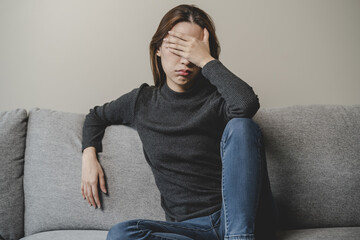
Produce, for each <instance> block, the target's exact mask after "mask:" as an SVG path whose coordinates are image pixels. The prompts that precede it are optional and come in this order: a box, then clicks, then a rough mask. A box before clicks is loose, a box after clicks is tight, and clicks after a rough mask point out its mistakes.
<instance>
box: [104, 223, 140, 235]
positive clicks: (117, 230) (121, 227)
mask: <svg viewBox="0 0 360 240" xmlns="http://www.w3.org/2000/svg"><path fill="white" fill-rule="evenodd" d="M137 222H138V221H137V220H131V221H126V222H120V223H117V224H115V225H114V226H112V227H111V228H110V230H109V232H108V234H107V237H106V240H115V239H116V240H121V239H133V238H131V236H132V235H134V234H136V231H137Z"/></svg>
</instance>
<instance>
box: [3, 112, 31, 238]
mask: <svg viewBox="0 0 360 240" xmlns="http://www.w3.org/2000/svg"><path fill="white" fill-rule="evenodd" d="M26 125H27V113H26V110H24V109H16V110H12V111H3V112H0V166H1V167H0V239H6V240H7V239H19V238H21V237H22V236H24V191H23V172H24V151H25V138H26Z"/></svg>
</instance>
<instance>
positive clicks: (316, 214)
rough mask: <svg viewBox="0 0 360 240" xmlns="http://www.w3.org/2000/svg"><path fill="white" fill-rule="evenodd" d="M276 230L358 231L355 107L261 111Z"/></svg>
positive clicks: (358, 110)
mask: <svg viewBox="0 0 360 240" xmlns="http://www.w3.org/2000/svg"><path fill="white" fill-rule="evenodd" d="M254 120H255V121H256V122H257V123H258V124H259V125H260V127H261V128H262V130H263V135H264V139H265V144H266V156H267V163H268V170H269V178H270V181H271V186H272V191H273V195H274V197H275V200H276V203H277V205H278V208H279V213H280V227H281V228H283V229H292V228H305V227H308V228H310V227H336V226H343V227H344V226H360V217H359V216H360V201H359V199H360V191H359V190H360V171H359V170H360V105H355V106H334V105H311V106H292V107H283V108H272V109H261V110H260V111H259V112H258V113H257V114H256V116H255V118H254Z"/></svg>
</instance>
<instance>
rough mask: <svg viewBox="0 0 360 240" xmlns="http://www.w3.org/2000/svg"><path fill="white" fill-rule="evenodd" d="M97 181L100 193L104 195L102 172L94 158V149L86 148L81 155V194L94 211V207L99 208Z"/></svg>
mask: <svg viewBox="0 0 360 240" xmlns="http://www.w3.org/2000/svg"><path fill="white" fill-rule="evenodd" d="M98 181H100V189H101V191H103V192H104V193H106V187H105V179H104V172H103V169H102V167H101V165H100V163H99V161H98V159H97V157H96V150H95V148H94V147H88V148H86V149H84V151H83V155H82V176H81V194H82V196H83V198H84V199H85V198H86V199H87V200H88V202H89V204H90V205H92V206H94V208H95V209H96V205H97V207H98V208H100V207H101V204H100V199H99V193H98ZM95 203H96V204H95Z"/></svg>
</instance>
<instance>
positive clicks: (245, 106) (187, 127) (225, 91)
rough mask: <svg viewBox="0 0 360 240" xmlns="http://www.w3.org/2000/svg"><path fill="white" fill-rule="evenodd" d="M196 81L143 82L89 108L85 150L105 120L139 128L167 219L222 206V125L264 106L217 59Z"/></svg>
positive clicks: (99, 148)
mask: <svg viewBox="0 0 360 240" xmlns="http://www.w3.org/2000/svg"><path fill="white" fill-rule="evenodd" d="M194 81H196V82H195V83H194V85H193V86H192V87H191V88H190V89H189V90H188V91H186V92H175V91H173V90H171V89H170V88H169V87H168V85H167V84H166V83H165V84H164V85H163V86H162V87H160V88H156V87H154V86H149V85H148V84H146V83H144V84H142V85H141V86H140V87H139V88H136V89H134V90H132V91H131V92H129V93H127V94H124V95H123V96H121V97H119V98H118V99H116V100H114V101H111V102H109V103H105V104H104V105H103V106H96V107H94V108H93V109H90V113H89V114H88V115H87V116H86V119H85V123H84V127H83V146H82V150H84V149H85V148H87V147H89V146H93V147H95V148H96V151H97V152H101V151H102V145H101V140H102V138H103V135H104V132H105V128H106V127H107V126H109V125H112V124H124V125H128V126H130V127H133V128H135V129H136V130H137V132H138V134H139V136H140V139H141V141H142V144H143V151H144V154H145V158H146V161H147V162H148V164H149V165H150V167H151V169H152V172H153V174H154V177H155V181H156V184H157V187H158V188H159V191H160V194H161V206H162V207H163V209H164V211H165V214H166V219H167V220H168V221H183V220H186V219H190V218H194V217H200V216H206V215H210V214H211V213H213V212H215V211H217V210H219V209H220V208H221V203H222V195H221V174H222V172H221V171H222V167H221V165H222V163H221V156H220V141H221V136H222V133H223V130H224V128H225V126H226V123H227V122H228V121H229V120H230V119H232V118H235V117H241V118H252V117H253V116H254V115H255V113H256V112H257V110H258V109H259V107H260V105H259V101H258V97H257V95H255V93H254V91H253V89H252V88H251V87H250V86H249V85H248V84H247V83H245V82H244V81H243V80H241V79H240V78H238V77H237V76H236V75H234V74H233V73H231V72H230V71H229V70H228V69H227V68H226V67H225V66H224V65H223V64H222V63H221V62H220V61H219V60H212V61H210V62H209V63H207V64H206V65H205V66H204V67H203V68H202V70H201V74H199V75H198V77H197V78H196V79H194Z"/></svg>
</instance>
